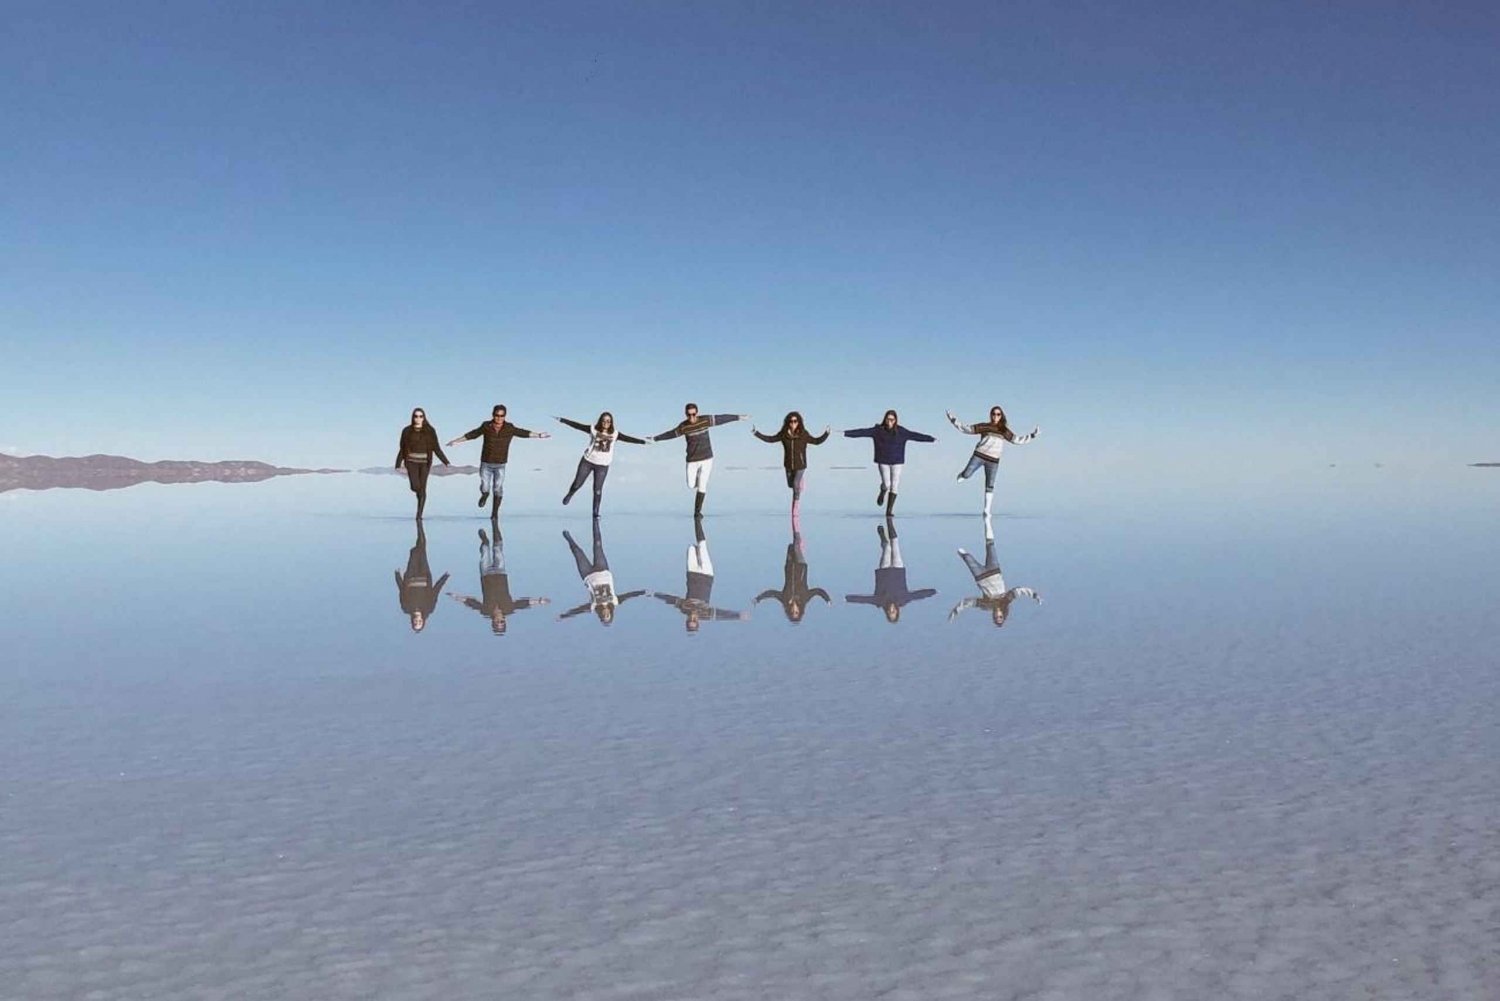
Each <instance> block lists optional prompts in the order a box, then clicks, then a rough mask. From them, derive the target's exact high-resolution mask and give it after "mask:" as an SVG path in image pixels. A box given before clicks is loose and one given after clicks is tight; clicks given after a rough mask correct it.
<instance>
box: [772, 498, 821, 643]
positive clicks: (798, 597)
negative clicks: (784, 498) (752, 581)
mask: <svg viewBox="0 0 1500 1001" xmlns="http://www.w3.org/2000/svg"><path fill="white" fill-rule="evenodd" d="M807 574H808V569H807V553H806V549H805V547H804V545H803V541H802V525H801V522H800V519H798V518H793V519H792V541H791V542H788V543H787V545H786V560H785V562H783V563H782V567H781V590H779V591H778V590H776V589H775V588H767V589H766V590H764V591H762V592H760V594H757V595H756V596H755V604H757V605H759V604H760V603H761V602H762V601H765V600H766V599H768V598H774V599H776V600H777V601H778V602H780V603H781V610H782V611H783V612H784V613H785V614H786V620H787V621H788V622H790V623H791V624H792V625H794V626H795V625H797V624H798V623H800V622H801V621H802V617H803V616H804V615H806V614H807V607H808V606H809V605H811V604H812V600H813V599H814V598H822V599H823V603H824V604H832V602H833V599H832V598H830V597H829V596H828V592H827V591H825V590H823V589H822V588H821V587H809V586H808V584H807Z"/></svg>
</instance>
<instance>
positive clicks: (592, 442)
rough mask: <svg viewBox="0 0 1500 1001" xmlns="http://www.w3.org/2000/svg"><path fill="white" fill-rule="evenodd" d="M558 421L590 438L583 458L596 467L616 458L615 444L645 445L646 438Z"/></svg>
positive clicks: (582, 424) (564, 419) (575, 422)
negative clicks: (622, 442) (619, 442)
mask: <svg viewBox="0 0 1500 1001" xmlns="http://www.w3.org/2000/svg"><path fill="white" fill-rule="evenodd" d="M558 420H559V421H560V422H561V423H563V424H566V425H567V426H568V427H570V428H575V429H576V430H579V431H582V432H583V433H584V434H586V435H588V436H589V444H588V448H586V449H584V450H583V457H584V458H585V459H587V460H588V461H589V462H592V463H593V464H594V465H596V466H607V465H609V464H610V463H611V462H612V461H614V457H615V451H614V449H615V442H617V441H622V440H623V441H628V442H630V443H631V444H633V445H644V444H645V443H646V441H645V439H644V438H635V437H632V436H631V435H628V434H621V433H620V432H619V431H600V430H599V429H598V428H595V427H590V426H589V425H587V424H584V423H583V422H581V421H573V420H569V419H568V418H566V417H559V418H558Z"/></svg>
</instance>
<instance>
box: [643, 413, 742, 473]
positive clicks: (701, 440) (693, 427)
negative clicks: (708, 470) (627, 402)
mask: <svg viewBox="0 0 1500 1001" xmlns="http://www.w3.org/2000/svg"><path fill="white" fill-rule="evenodd" d="M739 419H740V415H739V414H710V415H709V416H707V417H705V416H703V415H702V414H699V415H698V419H697V420H695V421H683V422H682V423H680V424H678V425H677V426H676V427H675V428H673V429H672V430H670V431H663V432H662V433H661V434H658V435H652V437H651V440H652V441H666V440H667V439H668V438H676V437H678V436H679V435H681V436H682V437H684V438H686V439H687V461H688V462H702V461H703V460H704V459H712V458H713V457H714V446H713V442H711V441H709V439H708V429H709V428H712V427H718V426H719V425H720V424H728V423H729V422H730V421H737V420H739Z"/></svg>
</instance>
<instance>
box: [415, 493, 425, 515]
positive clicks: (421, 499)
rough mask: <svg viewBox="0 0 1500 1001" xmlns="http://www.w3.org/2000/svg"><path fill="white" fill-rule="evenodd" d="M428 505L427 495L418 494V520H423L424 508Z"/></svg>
mask: <svg viewBox="0 0 1500 1001" xmlns="http://www.w3.org/2000/svg"><path fill="white" fill-rule="evenodd" d="M426 506H427V495H426V494H417V520H418V521H421V520H422V509H423V508H425V507H426Z"/></svg>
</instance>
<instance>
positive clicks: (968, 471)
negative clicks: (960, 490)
mask: <svg viewBox="0 0 1500 1001" xmlns="http://www.w3.org/2000/svg"><path fill="white" fill-rule="evenodd" d="M980 466H983V467H984V489H985V491H986V492H992V491H993V490H994V489H995V470H996V469H997V468H999V466H1000V462H999V460H990V459H986V458H985V457H984V456H982V455H980V454H979V453H978V452H975V453H974V454H973V455H971V456H969V464H968V465H967V466H965V467H964V471H963V472H961V473H959V474H958V478H959V479H961V480H967V479H968V478H969V477H971V476H973V475H974V473H975V472H976V471H977V470H978V469H979V467H980Z"/></svg>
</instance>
